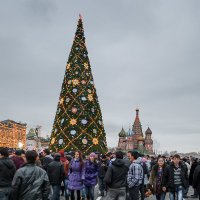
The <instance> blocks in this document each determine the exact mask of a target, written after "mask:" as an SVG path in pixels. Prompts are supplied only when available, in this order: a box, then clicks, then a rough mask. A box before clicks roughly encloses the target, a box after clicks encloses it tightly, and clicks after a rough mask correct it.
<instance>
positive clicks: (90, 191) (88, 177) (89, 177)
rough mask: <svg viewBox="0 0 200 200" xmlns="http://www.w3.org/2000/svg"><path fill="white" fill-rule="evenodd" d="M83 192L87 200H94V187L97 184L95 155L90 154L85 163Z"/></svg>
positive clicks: (97, 170)
mask: <svg viewBox="0 0 200 200" xmlns="http://www.w3.org/2000/svg"><path fill="white" fill-rule="evenodd" d="M84 165H85V181H84V185H85V191H86V196H87V199H88V200H94V187H95V185H96V184H97V176H98V172H99V168H98V164H97V161H96V154H95V153H91V154H90V156H89V158H88V160H86V161H85V164H84Z"/></svg>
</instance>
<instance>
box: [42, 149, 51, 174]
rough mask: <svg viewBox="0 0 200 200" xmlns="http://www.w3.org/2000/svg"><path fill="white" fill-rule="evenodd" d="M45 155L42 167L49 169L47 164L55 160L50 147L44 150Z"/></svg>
mask: <svg viewBox="0 0 200 200" xmlns="http://www.w3.org/2000/svg"><path fill="white" fill-rule="evenodd" d="M43 155H44V158H43V159H42V168H43V169H44V170H45V171H47V166H48V164H49V163H50V162H52V161H53V157H52V156H51V154H50V150H49V149H45V150H44V151H43Z"/></svg>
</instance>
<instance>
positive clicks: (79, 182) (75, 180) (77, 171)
mask: <svg viewBox="0 0 200 200" xmlns="http://www.w3.org/2000/svg"><path fill="white" fill-rule="evenodd" d="M84 180H85V167H84V162H83V160H82V156H81V152H80V151H76V152H75V156H74V159H72V160H71V163H70V168H69V183H68V189H69V190H70V196H71V200H74V199H75V197H74V191H76V192H77V200H80V191H81V190H82V189H83V182H84Z"/></svg>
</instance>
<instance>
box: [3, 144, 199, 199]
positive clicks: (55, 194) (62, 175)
mask: <svg viewBox="0 0 200 200" xmlns="http://www.w3.org/2000/svg"><path fill="white" fill-rule="evenodd" d="M97 185H98V190H99V196H102V197H104V199H106V200H139V199H141V200H144V199H145V198H146V197H149V196H150V195H153V196H154V197H155V198H156V200H164V199H165V198H166V193H169V198H170V200H175V199H178V200H183V199H185V198H188V189H189V186H192V187H193V191H194V194H193V195H192V196H190V197H192V198H198V197H199V199H200V162H199V161H198V159H197V158H192V157H185V158H181V157H180V155H178V154H175V155H173V156H170V157H165V156H161V155H159V156H157V157H153V156H151V157H150V156H148V155H141V154H139V153H138V152H137V151H129V152H127V153H126V154H124V153H123V152H122V151H116V152H115V153H111V152H109V153H107V154H105V155H102V154H98V153H94V152H92V153H90V155H82V154H81V152H80V151H75V152H70V154H69V153H68V154H67V153H66V152H64V150H60V151H59V152H56V153H51V152H50V150H49V149H44V150H43V151H42V152H40V153H39V154H38V153H37V152H36V151H34V150H33V151H26V152H25V151H23V150H15V151H11V150H9V149H7V148H4V147H0V200H59V199H60V196H63V197H64V198H65V199H66V200H69V199H71V200H74V199H77V200H80V199H85V200H86V199H87V200H94V196H95V195H94V191H95V186H97Z"/></svg>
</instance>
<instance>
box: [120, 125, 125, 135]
mask: <svg viewBox="0 0 200 200" xmlns="http://www.w3.org/2000/svg"><path fill="white" fill-rule="evenodd" d="M119 137H126V132H125V130H124V128H123V127H122V130H121V131H120V132H119Z"/></svg>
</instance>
